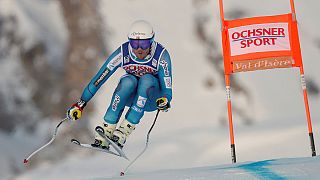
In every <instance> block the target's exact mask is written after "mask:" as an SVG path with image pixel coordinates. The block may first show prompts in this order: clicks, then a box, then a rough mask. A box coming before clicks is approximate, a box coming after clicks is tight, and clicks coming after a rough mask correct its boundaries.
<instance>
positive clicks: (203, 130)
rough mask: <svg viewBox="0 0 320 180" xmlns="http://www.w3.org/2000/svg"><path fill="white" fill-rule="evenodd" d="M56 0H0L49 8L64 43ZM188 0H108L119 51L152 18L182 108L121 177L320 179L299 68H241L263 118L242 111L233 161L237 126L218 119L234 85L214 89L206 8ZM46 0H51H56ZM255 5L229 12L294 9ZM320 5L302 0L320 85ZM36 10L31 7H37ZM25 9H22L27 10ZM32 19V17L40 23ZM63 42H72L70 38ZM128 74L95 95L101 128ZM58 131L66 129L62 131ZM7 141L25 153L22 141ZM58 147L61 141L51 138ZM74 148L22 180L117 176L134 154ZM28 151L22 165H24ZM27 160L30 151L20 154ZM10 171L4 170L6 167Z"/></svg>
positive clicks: (309, 62) (135, 139)
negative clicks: (199, 28) (209, 85)
mask: <svg viewBox="0 0 320 180" xmlns="http://www.w3.org/2000/svg"><path fill="white" fill-rule="evenodd" d="M35 2H38V3H35ZM39 2H41V3H40V4H39ZM54 2H55V1H26V0H20V1H8V0H5V1H0V7H1V3H3V4H4V5H5V6H6V7H15V5H16V6H19V7H20V6H22V5H25V6H27V8H26V9H28V8H31V7H34V8H35V9H36V10H35V11H34V13H36V14H41V15H43V14H46V13H44V12H43V11H45V12H50V13H49V14H50V19H51V18H52V17H54V20H53V21H52V22H51V23H52V26H50V27H52V28H56V29H50V33H48V34H51V33H52V31H55V32H56V33H57V34H55V37H47V38H48V39H49V40H48V42H51V41H50V39H55V38H56V37H58V39H57V41H53V42H52V43H55V42H56V44H55V45H49V46H51V47H52V46H53V49H54V47H58V46H59V44H63V41H64V39H65V38H66V32H65V29H64V27H63V26H64V25H63V24H61V19H60V18H61V17H60V15H59V14H60V13H61V12H60V10H59V8H58V5H57V4H56V3H54ZM181 2H182V1H178V0H175V1H173V0H161V1H155V0H123V1H119V0H108V1H101V4H100V7H101V14H102V15H103V18H102V19H103V20H105V22H104V24H105V25H106V26H107V27H111V30H109V31H110V33H111V34H110V35H109V36H106V37H107V38H108V39H107V40H108V44H109V47H110V48H111V49H115V48H117V47H118V46H119V45H120V43H122V42H123V41H125V40H126V34H127V29H128V28H129V26H130V24H131V23H132V21H134V20H136V19H145V20H148V21H150V22H151V23H152V24H153V26H154V29H155V30H156V40H157V41H159V42H161V43H162V44H163V45H164V46H165V47H166V48H167V49H168V50H169V52H170V55H171V58H172V63H173V73H174V74H173V75H174V77H173V78H174V79H173V96H174V99H173V102H172V107H173V108H172V109H171V110H170V111H169V112H168V113H161V114H160V115H159V120H158V121H157V124H156V126H155V128H154V130H153V132H152V134H151V140H150V145H149V148H148V149H147V151H146V152H145V154H144V155H143V156H142V157H141V158H140V159H139V160H137V162H136V163H135V164H134V165H133V166H132V168H131V169H130V170H129V172H128V173H127V174H126V176H125V177H122V178H123V179H234V178H236V179H286V178H290V179H291V178H292V179H319V178H320V177H319V173H318V172H317V171H318V169H319V168H320V159H319V157H314V158H310V156H311V150H310V145H309V137H308V131H307V123H306V118H305V112H304V104H303V96H302V93H301V87H300V82H299V80H300V79H299V72H298V70H297V69H281V70H270V71H259V72H250V73H239V74H236V75H235V76H237V77H238V78H239V79H240V80H241V81H242V82H244V83H245V86H246V87H248V88H249V89H250V92H251V93H252V96H253V99H254V100H253V103H254V104H250V106H249V107H248V111H249V112H250V113H251V114H252V116H253V117H254V119H255V124H254V125H252V126H246V125H244V124H243V123H242V122H241V121H240V120H239V117H238V116H237V115H235V116H234V128H235V137H236V138H235V143H236V153H237V160H238V163H237V164H231V157H230V142H229V132H228V127H227V126H220V125H219V122H218V118H219V116H220V115H221V114H226V113H227V111H226V105H225V103H226V102H225V100H226V98H225V90H224V87H223V84H218V88H216V89H214V90H212V89H209V90H208V89H206V88H205V87H204V86H203V80H204V79H205V77H206V76H208V75H211V76H215V78H216V77H217V75H216V72H213V69H211V68H210V66H209V65H208V63H207V61H206V60H205V48H204V47H203V44H202V43H201V42H199V40H197V38H196V36H195V34H194V27H193V26H194V23H193V20H194V15H195V14H197V13H199V12H197V10H196V8H195V7H194V6H193V1H191V0H188V1H183V3H181ZM204 2H205V1H204ZM43 3H50V5H44V4H43ZM253 3H256V1H254V0H246V1H244V0H243V1H239V0H226V1H225V9H226V12H230V11H232V10H235V9H237V8H243V9H245V10H247V11H248V14H247V15H248V16H257V15H271V14H281V13H287V12H289V10H290V7H289V4H288V2H286V1H281V2H279V1H277V0H272V1H271V0H270V1H261V2H259V3H258V4H259V5H251V4H253ZM274 4H276V5H274ZM2 7H4V6H2ZM318 7H319V2H318V1H296V11H297V18H298V21H299V28H300V34H301V39H300V40H301V47H302V54H303V60H304V67H305V73H306V75H307V76H311V77H313V78H314V79H315V81H316V82H317V83H318V84H320V79H319V78H318V75H319V72H317V71H318V70H317V68H316V67H319V65H320V61H318V59H319V58H320V53H319V48H318V49H317V47H316V45H315V44H314V40H315V39H316V38H319V36H318V29H319V27H320V24H319V21H318V20H317V17H318ZM41 8H45V10H43V9H42V10H41ZM202 8H203V12H202V13H205V14H208V15H209V17H210V23H209V24H208V27H207V28H208V29H207V30H208V32H210V33H211V34H212V38H213V39H215V40H216V41H217V42H219V44H218V45H219V46H220V41H221V39H220V32H219V30H220V27H219V16H218V15H219V8H218V2H217V1H213V0H211V1H208V4H207V5H206V6H205V7H202ZM2 9H6V8H1V10H2ZM13 9H14V8H13ZM4 12H6V11H4ZM27 12H29V13H31V12H30V9H29V10H28V11H27ZM19 13H22V12H19ZM29 15H31V16H32V17H37V18H34V19H35V20H37V22H42V23H44V22H45V20H44V19H46V18H48V17H45V16H41V17H38V16H36V15H32V14H29ZM26 16H27V15H21V17H26ZM46 16H49V15H46ZM31 19H33V18H31ZM59 19H60V20H59ZM29 21H30V20H25V21H23V22H24V23H26V24H29V23H31V24H32V23H34V22H29ZM26 24H24V25H26ZM32 27H33V26H32V25H28V26H27V25H26V28H24V29H25V32H27V33H35V34H36V32H35V31H36V30H35V29H33V28H32ZM51 30H52V31H51ZM40 37H42V38H46V37H45V36H40ZM40 37H39V38H40ZM57 44H58V45H57ZM60 47H62V49H63V46H60ZM60 50H61V49H60ZM55 52H56V51H55ZM186 62H187V63H186ZM122 73H123V72H121V71H120V72H117V73H116V74H115V75H114V76H113V77H112V78H111V79H110V80H109V81H108V83H106V84H105V85H104V87H103V88H101V89H100V91H99V92H98V93H97V94H96V96H95V98H94V100H93V101H94V103H95V107H96V109H97V110H96V111H97V112H96V114H95V115H94V116H92V117H91V119H90V123H91V126H92V129H93V127H95V125H96V124H98V123H100V122H101V120H102V117H103V115H104V113H105V110H106V108H107V106H108V103H109V102H110V99H111V94H112V92H113V89H114V88H115V86H116V84H117V82H118V79H119V77H120V76H121V74H122ZM218 82H219V80H218ZM231 95H232V99H233V103H234V104H235V105H240V106H241V105H242V106H246V103H244V100H243V99H241V98H242V97H237V95H236V94H233V93H232V86H231ZM309 99H310V110H311V116H312V119H313V127H314V136H315V143H316V147H320V144H319V142H320V141H319V140H320V134H319V132H320V129H319V125H320V122H319V119H320V114H319V107H320V101H319V97H315V96H313V97H309ZM154 115H155V113H147V114H146V115H145V116H144V119H143V121H142V123H141V124H139V127H137V129H136V130H135V132H134V133H133V134H132V135H131V136H130V139H129V140H128V142H127V144H126V147H125V151H126V153H127V155H128V156H129V158H130V159H134V157H135V156H136V155H137V154H139V153H140V151H141V150H142V149H143V147H144V145H145V136H146V133H147V131H148V129H149V127H150V126H151V124H152V120H153V118H154ZM52 126H54V125H52ZM23 136H24V135H23V134H20V135H19V136H18V137H16V138H12V139H13V140H17V139H20V140H21V144H22V143H23V141H24V139H23V138H22V137H23ZM0 137H1V139H0V142H1V146H2V144H6V143H9V142H8V141H9V140H6V138H7V137H6V136H3V135H0ZM57 138H63V137H60V136H59V135H58V136H57ZM40 139H41V137H37V140H39V141H38V142H37V143H38V144H37V145H35V144H34V143H31V142H29V141H25V142H28V143H26V144H27V146H28V148H23V149H21V151H20V153H19V155H18V157H19V158H20V157H21V156H22V154H24V153H25V154H28V153H29V152H30V151H31V149H32V148H36V147H38V146H39V144H41V142H40ZM8 147H10V149H16V150H15V151H18V150H17V149H18V147H19V146H15V147H11V146H8ZM51 148H55V146H54V145H52V146H51ZM7 151H8V150H7V149H5V148H2V147H1V153H4V154H8V152H7ZM73 151H74V152H75V153H74V154H70V156H69V157H68V158H66V159H65V160H64V161H60V162H58V163H54V164H53V163H51V162H44V163H42V164H41V165H40V166H38V167H37V168H35V169H28V166H27V167H25V169H24V170H25V172H24V173H23V174H21V175H18V177H15V178H16V179H21V180H28V179H43V177H45V178H46V179H108V178H109V179H116V178H118V175H119V172H120V171H121V170H123V168H125V167H126V165H127V164H128V162H127V161H126V160H122V159H119V158H116V157H113V156H110V155H105V154H103V153H95V154H91V153H89V151H87V150H82V149H78V148H77V147H74V149H73ZM318 153H319V152H318ZM293 157H296V158H293ZM298 157H303V158H298ZM19 158H18V160H15V161H14V162H13V163H20V161H19ZM1 159H2V157H1ZM270 159H274V160H270ZM22 160H23V158H21V162H22ZM30 163H32V160H31V161H30ZM221 164H224V165H221ZM1 172H5V171H3V170H2V167H1ZM5 177H6V176H5ZM0 179H1V176H0Z"/></svg>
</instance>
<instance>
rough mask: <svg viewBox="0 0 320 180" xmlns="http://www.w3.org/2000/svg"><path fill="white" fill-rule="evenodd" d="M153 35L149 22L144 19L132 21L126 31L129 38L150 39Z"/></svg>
mask: <svg viewBox="0 0 320 180" xmlns="http://www.w3.org/2000/svg"><path fill="white" fill-rule="evenodd" d="M153 37H154V31H153V28H152V26H151V24H150V23H148V22H147V21H144V20H138V21H135V22H134V23H132V25H131V27H130V30H129V33H128V38H129V39H151V38H153Z"/></svg>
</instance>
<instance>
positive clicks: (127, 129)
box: [111, 119, 135, 149]
mask: <svg viewBox="0 0 320 180" xmlns="http://www.w3.org/2000/svg"><path fill="white" fill-rule="evenodd" d="M134 129H135V124H132V123H130V122H129V121H128V120H126V119H125V120H123V121H122V123H121V125H120V127H119V128H118V129H116V130H115V131H114V132H113V136H112V138H111V140H112V141H114V142H115V143H116V144H117V145H118V146H119V147H120V148H121V149H122V148H123V145H124V143H125V142H126V139H127V138H128V137H129V135H130V134H131V133H132V131H133V130H134Z"/></svg>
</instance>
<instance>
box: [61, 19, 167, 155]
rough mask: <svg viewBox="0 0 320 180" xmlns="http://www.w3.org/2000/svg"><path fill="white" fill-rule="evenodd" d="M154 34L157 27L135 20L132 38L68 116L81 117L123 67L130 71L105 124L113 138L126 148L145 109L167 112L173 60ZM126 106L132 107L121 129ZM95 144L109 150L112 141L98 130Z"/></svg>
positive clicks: (114, 54)
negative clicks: (98, 92) (104, 85)
mask: <svg viewBox="0 0 320 180" xmlns="http://www.w3.org/2000/svg"><path fill="white" fill-rule="evenodd" d="M154 37H155V33H154V31H153V28H152V26H151V25H150V24H149V23H148V22H147V21H144V20H138V21H135V22H134V23H133V24H132V25H131V28H130V31H129V33H128V41H127V42H125V43H123V44H122V45H121V46H120V47H119V48H118V49H117V50H115V51H114V52H113V53H112V54H111V55H110V56H109V57H108V58H107V59H106V61H105V63H104V64H103V66H102V67H101V69H100V70H99V72H98V73H97V74H96V75H95V76H94V77H93V78H92V80H91V81H90V83H89V84H88V85H87V86H86V88H85V89H84V91H83V93H82V96H81V98H80V99H79V100H78V101H77V102H76V103H75V104H73V105H72V106H71V107H70V108H69V109H68V111H67V115H68V117H69V118H70V119H72V120H78V119H80V118H81V115H82V111H83V109H84V107H85V106H86V104H87V103H88V102H89V101H90V99H91V98H92V97H93V96H94V95H95V94H96V92H97V91H98V89H99V88H100V87H101V86H102V84H103V83H104V82H106V81H107V79H108V78H109V77H110V76H111V75H112V74H113V73H114V72H115V71H116V70H117V69H118V68H119V67H122V68H123V69H124V70H125V71H126V74H125V75H123V76H122V77H121V79H120V81H119V84H118V86H117V88H116V89H115V91H114V93H113V96H112V100H111V103H110V105H109V107H108V109H107V111H106V113H105V116H104V121H103V122H102V125H101V127H102V128H103V130H104V134H105V135H106V136H107V137H108V138H109V139H111V140H112V141H114V142H115V143H116V144H117V145H118V146H119V147H120V148H123V145H124V143H125V142H126V140H127V139H128V136H129V135H130V134H131V133H132V131H133V130H134V129H135V127H136V125H137V124H139V122H140V119H141V118H142V117H143V115H144V112H145V111H146V112H152V111H155V110H157V109H159V110H162V111H167V110H168V109H169V108H170V101H171V99H172V74H171V60H170V56H169V53H168V51H167V50H166V49H165V48H164V47H163V46H162V45H161V44H160V43H158V42H156V41H154ZM125 106H128V107H129V109H128V111H127V113H126V116H125V119H124V120H123V121H122V122H121V123H120V126H119V127H118V128H117V123H118V122H119V119H120V117H121V114H122V112H123V110H124V108H125ZM91 145H92V146H93V147H99V148H103V149H109V142H107V141H106V140H105V139H104V138H102V137H101V136H100V135H99V134H97V133H96V134H95V139H94V143H93V144H91Z"/></svg>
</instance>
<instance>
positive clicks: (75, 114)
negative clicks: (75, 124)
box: [67, 99, 87, 121]
mask: <svg viewBox="0 0 320 180" xmlns="http://www.w3.org/2000/svg"><path fill="white" fill-rule="evenodd" d="M86 104H87V103H86V102H85V101H83V100H82V99H80V100H78V101H77V102H76V103H74V104H73V105H72V106H71V107H70V108H69V109H68V111H67V117H68V118H69V119H72V120H74V121H75V120H78V119H80V118H81V115H82V111H83V108H84V107H85V106H86Z"/></svg>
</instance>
